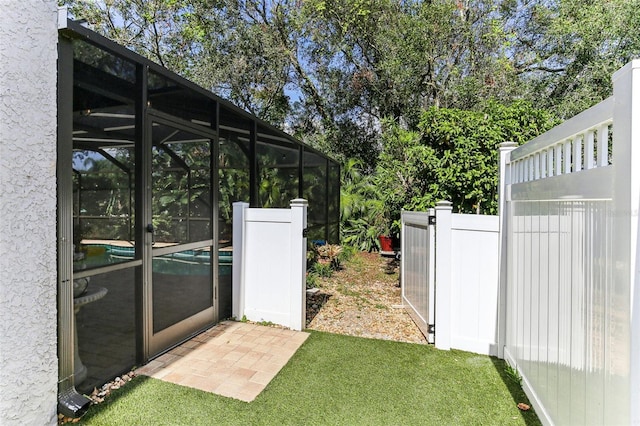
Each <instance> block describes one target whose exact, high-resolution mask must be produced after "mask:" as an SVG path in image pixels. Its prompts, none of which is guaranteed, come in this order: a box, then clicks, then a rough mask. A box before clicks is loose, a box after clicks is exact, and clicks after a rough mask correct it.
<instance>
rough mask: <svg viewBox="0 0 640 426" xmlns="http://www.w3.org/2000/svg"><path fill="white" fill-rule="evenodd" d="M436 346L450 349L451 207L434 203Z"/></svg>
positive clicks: (443, 203)
mask: <svg viewBox="0 0 640 426" xmlns="http://www.w3.org/2000/svg"><path fill="white" fill-rule="evenodd" d="M435 210H436V306H435V311H436V322H435V329H436V330H435V339H436V348H438V349H445V350H449V349H451V213H452V211H453V207H451V202H450V201H439V202H438V203H436V209H435Z"/></svg>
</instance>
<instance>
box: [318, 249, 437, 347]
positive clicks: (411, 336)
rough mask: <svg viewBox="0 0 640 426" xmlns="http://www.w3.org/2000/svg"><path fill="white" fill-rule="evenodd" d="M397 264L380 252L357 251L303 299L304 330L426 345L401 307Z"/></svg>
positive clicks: (320, 280) (423, 338)
mask: <svg viewBox="0 0 640 426" xmlns="http://www.w3.org/2000/svg"><path fill="white" fill-rule="evenodd" d="M398 269H399V262H398V261H397V260H395V259H393V258H386V257H382V256H381V255H380V254H379V253H362V252H361V253H356V254H355V256H354V257H353V258H352V259H351V260H350V261H349V262H348V263H347V264H346V265H343V268H342V269H341V270H339V271H336V272H334V273H333V275H332V276H331V277H330V278H322V279H319V280H318V282H317V288H318V292H317V293H315V294H313V295H310V294H308V295H307V328H309V329H312V330H318V331H326V332H330V333H338V334H346V335H350V336H360V337H368V338H373V339H384V340H395V341H399V342H411V343H422V344H426V343H427V341H426V339H425V337H424V335H423V334H422V333H421V332H420V330H419V329H418V327H417V326H416V325H415V323H414V322H413V320H412V319H411V317H410V316H409V314H407V312H406V311H405V310H404V308H403V307H402V300H401V295H400V285H399V276H398Z"/></svg>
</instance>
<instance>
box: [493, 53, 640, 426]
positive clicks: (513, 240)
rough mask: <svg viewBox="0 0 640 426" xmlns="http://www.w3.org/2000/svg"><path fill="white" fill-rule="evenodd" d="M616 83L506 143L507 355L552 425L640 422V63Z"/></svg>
mask: <svg viewBox="0 0 640 426" xmlns="http://www.w3.org/2000/svg"><path fill="white" fill-rule="evenodd" d="M613 83H614V96H613V97H611V98H609V99H607V100H605V101H603V102H601V103H600V104H598V105H596V106H594V107H593V108H591V109H589V110H587V111H585V112H583V113H581V114H579V115H578V116H576V117H574V118H572V119H571V120H569V121H566V122H565V123H563V124H561V125H559V126H557V127H556V128H554V129H552V130H550V131H549V132H547V133H545V134H543V135H541V136H539V137H538V138H536V139H534V140H532V141H531V142H529V143H527V144H525V145H523V146H521V147H519V148H517V149H514V147H513V146H510V145H505V146H503V147H502V148H501V159H502V160H501V162H502V166H501V170H502V173H501V194H502V195H503V196H502V197H501V219H502V223H501V228H502V231H503V235H502V238H501V241H502V247H501V256H502V260H503V263H502V268H501V274H502V276H501V287H502V289H503V290H506V299H505V302H506V334H505V339H506V346H505V349H504V355H505V358H506V359H507V360H508V361H509V363H510V364H511V365H513V366H516V367H517V369H518V371H519V372H520V374H521V375H522V377H523V386H524V388H525V391H526V392H527V393H528V395H529V397H530V398H531V399H532V401H533V403H534V406H535V408H536V411H537V413H538V415H539V417H540V419H541V420H542V421H543V423H545V424H575V425H578V424H580V425H585V424H639V423H640V391H639V389H640V375H639V371H640V293H639V292H638V291H637V289H638V278H639V275H638V271H637V266H640V265H636V256H637V255H638V252H637V242H638V208H639V207H640V62H639V61H634V62H632V63H630V64H628V65H627V66H625V67H624V68H622V69H621V70H619V71H618V72H617V73H616V74H614V76H613Z"/></svg>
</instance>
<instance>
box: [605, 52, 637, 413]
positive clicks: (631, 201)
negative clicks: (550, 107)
mask: <svg viewBox="0 0 640 426" xmlns="http://www.w3.org/2000/svg"><path fill="white" fill-rule="evenodd" d="M612 80H613V96H614V98H615V105H614V109H613V126H614V128H613V132H614V135H613V140H614V143H613V167H615V169H614V170H615V177H614V193H613V195H614V197H613V209H614V215H615V220H614V235H613V238H614V241H615V243H614V244H613V258H614V261H615V263H616V268H615V272H614V276H613V285H612V286H611V288H610V289H609V291H610V296H609V298H610V299H609V300H611V302H609V304H610V306H609V307H608V308H609V309H611V310H613V311H614V312H615V316H616V317H617V318H620V320H619V321H620V323H622V322H626V323H627V324H628V327H629V328H628V330H621V332H618V333H616V334H613V333H611V335H612V340H611V343H610V344H609V348H608V350H612V348H616V350H618V351H620V352H624V351H623V350H622V349H621V348H623V347H624V345H625V344H626V342H625V340H627V339H628V341H629V352H628V353H627V354H625V355H624V357H623V358H624V359H622V357H619V358H620V359H619V360H618V362H619V363H620V369H621V370H620V371H622V370H623V369H624V370H627V371H628V375H627V374H624V376H626V377H624V380H625V382H626V383H628V386H629V387H628V389H629V390H628V394H625V392H624V391H622V390H621V388H623V386H622V383H618V382H614V381H612V380H608V381H607V382H606V383H605V395H606V398H605V401H604V405H605V418H611V417H610V416H612V415H613V416H615V417H613V418H616V419H618V418H620V419H621V421H622V422H625V423H627V424H638V423H640V404H638V401H639V400H640V363H638V359H640V272H639V271H638V260H637V259H638V258H637V256H638V255H639V253H638V238H639V235H638V231H639V228H638V220H639V219H640V218H639V216H638V206H639V205H640V60H634V61H631V62H630V63H628V64H627V65H625V66H624V67H623V68H621V69H620V70H618V71H617V72H616V73H615V74H614V75H613V78H612ZM616 301H618V302H616ZM627 303H628V304H627ZM625 325H626V324H625ZM617 327H618V329H620V328H622V327H621V325H617ZM624 328H626V327H624ZM623 336H624V337H623ZM627 336H628V337H627ZM622 399H625V400H624V404H625V405H626V406H627V407H629V412H628V416H629V417H628V421H624V418H621V417H620V415H619V414H618V413H616V411H619V409H618V407H621V404H620V401H621V400H622Z"/></svg>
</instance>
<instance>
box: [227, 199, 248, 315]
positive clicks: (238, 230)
mask: <svg viewBox="0 0 640 426" xmlns="http://www.w3.org/2000/svg"><path fill="white" fill-rule="evenodd" d="M248 208H249V203H243V202H242V201H237V202H235V203H233V256H232V258H231V259H232V264H231V265H232V274H233V275H232V277H233V286H232V293H231V303H232V311H231V312H232V315H233V316H234V317H235V318H236V319H237V320H241V319H242V316H243V315H244V282H243V278H244V277H243V276H244V272H243V271H244V217H245V212H246V211H247V209H248Z"/></svg>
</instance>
